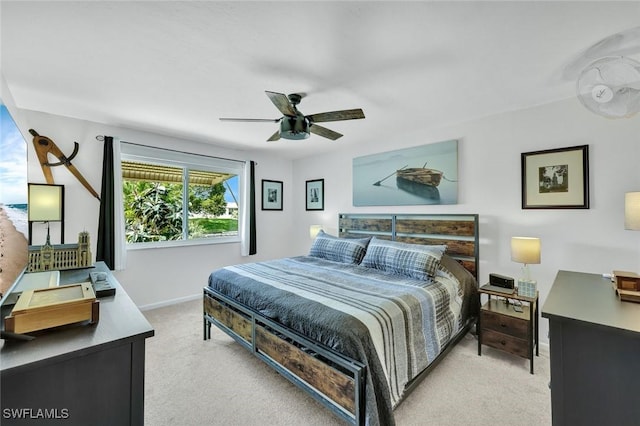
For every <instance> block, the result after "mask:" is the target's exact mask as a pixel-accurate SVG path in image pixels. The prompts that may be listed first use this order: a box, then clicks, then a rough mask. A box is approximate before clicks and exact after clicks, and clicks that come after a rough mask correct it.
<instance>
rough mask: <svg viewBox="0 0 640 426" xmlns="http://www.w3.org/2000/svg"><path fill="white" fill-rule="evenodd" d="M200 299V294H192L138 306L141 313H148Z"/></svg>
mask: <svg viewBox="0 0 640 426" xmlns="http://www.w3.org/2000/svg"><path fill="white" fill-rule="evenodd" d="M200 298H202V293H198V294H192V295H191V296H185V297H179V298H177V299H171V300H164V301H162V302H158V303H150V304H148V305H142V306H138V309H140V310H141V311H149V310H151V309H157V308H164V307H165V306H171V305H175V304H177V303H183V302H190V301H192V300H196V299H200Z"/></svg>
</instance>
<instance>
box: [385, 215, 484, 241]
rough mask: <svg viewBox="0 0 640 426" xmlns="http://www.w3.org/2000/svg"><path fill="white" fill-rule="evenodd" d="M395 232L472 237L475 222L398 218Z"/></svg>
mask: <svg viewBox="0 0 640 426" xmlns="http://www.w3.org/2000/svg"><path fill="white" fill-rule="evenodd" d="M396 232H397V233H399V234H400V233H410V234H439V235H457V236H467V237H473V236H474V235H475V223H474V222H471V221H464V222H461V221H459V220H425V219H398V220H397V222H396Z"/></svg>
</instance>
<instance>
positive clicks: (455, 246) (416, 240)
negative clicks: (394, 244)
mask: <svg viewBox="0 0 640 426" xmlns="http://www.w3.org/2000/svg"><path fill="white" fill-rule="evenodd" d="M396 241H399V242H402V243H409V244H422V245H434V244H445V245H446V246H447V254H448V255H450V256H469V257H473V256H474V254H475V245H474V243H473V241H461V240H446V239H436V238H420V237H402V236H398V237H397V238H396Z"/></svg>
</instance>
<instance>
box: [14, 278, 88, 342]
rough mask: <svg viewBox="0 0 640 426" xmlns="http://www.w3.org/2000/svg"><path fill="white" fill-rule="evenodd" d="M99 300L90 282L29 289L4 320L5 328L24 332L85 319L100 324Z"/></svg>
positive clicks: (15, 331)
mask: <svg viewBox="0 0 640 426" xmlns="http://www.w3.org/2000/svg"><path fill="white" fill-rule="evenodd" d="M99 303H100V302H99V301H98V300H96V295H95V293H94V292H93V287H92V286H91V283H90V282H85V283H78V284H69V285H63V286H59V287H50V288H44V289H38V290H28V291H25V292H23V293H22V294H21V295H20V298H19V299H18V302H17V303H16V304H15V306H14V307H13V310H12V311H11V314H10V315H9V316H8V317H6V318H5V319H4V328H5V330H6V331H10V332H12V333H19V334H21V333H29V332H31V331H38V330H44V329H47V328H52V327H58V326H61V325H67V324H73V323H76V322H82V321H89V322H91V323H97V322H98V320H99V318H100V304H99Z"/></svg>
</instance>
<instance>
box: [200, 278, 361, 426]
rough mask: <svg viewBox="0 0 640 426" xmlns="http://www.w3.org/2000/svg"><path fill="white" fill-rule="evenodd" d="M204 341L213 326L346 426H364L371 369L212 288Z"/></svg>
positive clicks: (205, 301) (207, 298) (206, 291)
mask: <svg viewBox="0 0 640 426" xmlns="http://www.w3.org/2000/svg"><path fill="white" fill-rule="evenodd" d="M203 309H204V338H205V340H207V339H210V338H211V324H215V325H216V326H217V327H219V328H220V329H221V330H223V331H224V332H226V333H227V334H228V335H229V336H231V337H233V338H234V339H235V340H236V341H237V342H238V343H240V344H241V345H243V346H244V347H246V348H247V349H249V350H250V351H251V352H252V353H253V354H254V355H256V356H257V357H258V358H260V359H262V360H263V361H264V362H266V363H267V364H269V365H270V366H271V367H272V368H274V369H275V370H276V371H278V372H279V373H280V374H282V375H283V376H284V377H286V378H287V379H289V380H290V381H291V382H292V383H294V384H295V385H297V386H299V387H300V388H302V389H304V390H305V391H307V392H308V393H309V394H310V395H311V396H313V397H314V398H315V399H316V400H318V401H319V402H321V403H322V404H324V405H325V406H327V407H328V408H330V409H331V410H332V411H333V412H334V413H336V414H337V415H338V416H340V417H342V418H343V419H345V420H346V421H348V422H350V423H352V424H357V425H363V424H364V413H365V411H364V410H365V394H364V386H365V379H366V376H365V375H366V367H365V366H364V365H363V364H362V363H360V362H358V361H355V360H352V359H350V358H347V357H345V356H344V355H341V354H339V353H337V352H335V351H333V350H331V349H329V348H327V347H324V346H322V345H319V344H318V343H316V342H313V341H311V340H309V339H307V338H305V337H304V336H302V335H300V334H298V333H296V332H295V331H292V330H290V329H288V328H285V327H282V326H281V325H279V324H277V323H274V322H273V321H271V320H269V319H268V318H265V317H263V316H262V315H260V314H259V313H257V312H254V311H253V310H251V309H248V308H247V307H244V306H241V305H239V304H237V303H236V302H234V301H233V300H231V299H229V298H228V297H226V296H225V295H223V294H221V293H218V292H216V291H215V290H212V289H210V288H205V289H204V299H203Z"/></svg>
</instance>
